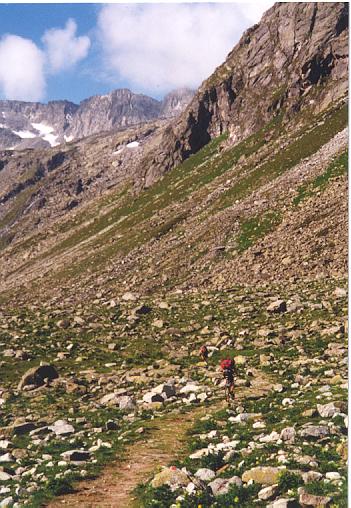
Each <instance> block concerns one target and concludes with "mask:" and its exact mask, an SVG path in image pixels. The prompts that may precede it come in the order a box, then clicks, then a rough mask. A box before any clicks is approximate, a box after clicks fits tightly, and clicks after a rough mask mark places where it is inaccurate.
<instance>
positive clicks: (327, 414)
mask: <svg viewBox="0 0 351 508" xmlns="http://www.w3.org/2000/svg"><path fill="white" fill-rule="evenodd" d="M317 411H318V413H319V414H320V416H321V417H322V418H332V417H333V416H334V415H335V414H336V413H339V412H340V410H339V409H338V408H337V407H336V405H335V404H334V402H329V403H328V404H317Z"/></svg>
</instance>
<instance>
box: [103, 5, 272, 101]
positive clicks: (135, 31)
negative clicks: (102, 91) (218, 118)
mask: <svg viewBox="0 0 351 508" xmlns="http://www.w3.org/2000/svg"><path fill="white" fill-rule="evenodd" d="M270 5H272V2H269V1H266V0H265V1H263V2H256V3H254V4H246V3H245V4H239V3H237V4H224V3H222V4H148V5H145V4H144V5H140V4H139V5H135V4H134V5H119V4H109V5H105V6H103V7H102V9H101V11H100V13H99V18H98V27H99V34H100V39H101V43H102V48H103V52H104V62H105V69H106V70H107V71H108V72H109V74H110V77H111V79H112V80H114V82H118V81H119V80H124V81H127V82H128V83H130V86H131V88H134V89H136V90H138V91H143V92H146V93H156V94H157V93H162V92H166V91H169V90H170V89H172V88H177V87H182V86H189V87H193V88H195V87H197V86H198V85H199V84H200V83H201V81H202V80H203V79H205V78H206V77H208V76H209V75H210V74H211V73H212V72H213V71H214V69H215V68H216V67H217V66H218V65H219V64H221V63H222V62H223V60H224V59H225V57H226V55H227V54H228V52H229V51H230V50H231V49H232V48H233V46H234V45H235V43H236V42H237V41H238V40H239V38H240V36H241V34H242V32H243V31H244V30H245V29H246V28H248V27H249V26H251V25H252V24H253V23H256V22H257V21H259V18H260V17H261V15H262V13H263V12H264V10H266V9H267V8H268V7H269V6H270Z"/></svg>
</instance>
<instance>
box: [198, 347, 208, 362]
mask: <svg viewBox="0 0 351 508" xmlns="http://www.w3.org/2000/svg"><path fill="white" fill-rule="evenodd" d="M200 358H201V361H203V362H206V363H207V362H208V349H207V346H205V345H204V346H201V348H200Z"/></svg>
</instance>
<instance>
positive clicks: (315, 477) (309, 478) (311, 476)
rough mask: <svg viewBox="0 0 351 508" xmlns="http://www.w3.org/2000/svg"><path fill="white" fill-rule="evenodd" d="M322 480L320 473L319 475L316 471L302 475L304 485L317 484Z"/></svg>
mask: <svg viewBox="0 0 351 508" xmlns="http://www.w3.org/2000/svg"><path fill="white" fill-rule="evenodd" d="M322 478H323V475H322V473H319V472H318V471H307V472H306V473H302V479H303V482H304V483H310V482H317V481H319V480H321V479H322Z"/></svg>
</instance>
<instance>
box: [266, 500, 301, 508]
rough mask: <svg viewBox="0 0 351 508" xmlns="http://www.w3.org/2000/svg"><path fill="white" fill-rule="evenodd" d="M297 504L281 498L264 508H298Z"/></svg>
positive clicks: (294, 501)
mask: <svg viewBox="0 0 351 508" xmlns="http://www.w3.org/2000/svg"><path fill="white" fill-rule="evenodd" d="M298 507H299V504H298V503H297V502H296V500H295V499H293V498H281V499H277V500H275V501H273V503H270V504H267V507H266V508H298Z"/></svg>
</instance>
